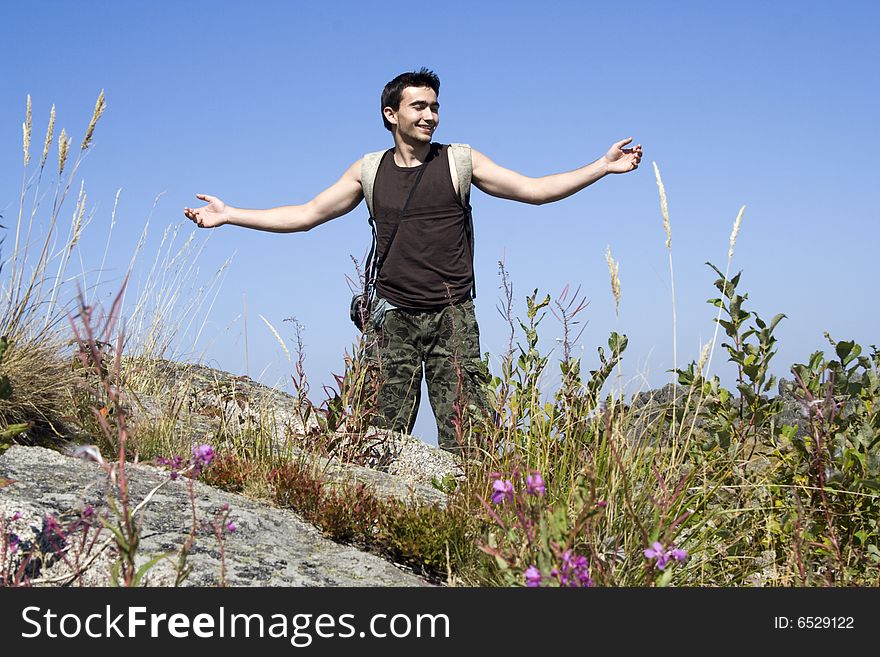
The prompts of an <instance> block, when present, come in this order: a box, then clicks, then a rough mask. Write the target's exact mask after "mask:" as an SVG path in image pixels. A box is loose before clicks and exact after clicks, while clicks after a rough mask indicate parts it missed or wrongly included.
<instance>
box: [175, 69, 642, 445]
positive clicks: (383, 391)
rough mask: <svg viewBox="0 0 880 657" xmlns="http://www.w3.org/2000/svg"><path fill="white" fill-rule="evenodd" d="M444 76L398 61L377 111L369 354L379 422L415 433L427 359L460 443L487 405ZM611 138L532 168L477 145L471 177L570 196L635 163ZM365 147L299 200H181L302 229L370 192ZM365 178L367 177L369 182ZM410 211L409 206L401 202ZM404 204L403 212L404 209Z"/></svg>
mask: <svg viewBox="0 0 880 657" xmlns="http://www.w3.org/2000/svg"><path fill="white" fill-rule="evenodd" d="M439 91H440V81H439V79H438V78H437V76H436V75H435V74H434V73H433V72H432V71H429V70H428V69H424V68H423V69H421V70H419V71H417V72H411V73H403V74H401V75H399V76H397V77H396V78H394V79H393V80H392V81H391V82H389V83H388V84H387V85H385V89H384V90H383V92H382V103H381V111H382V120H383V122H384V124H385V127H386V128H387V129H388V130H389V131H390V132H391V134H392V136H393V138H394V148H392V149H390V150H388V151H387V152H386V153H385V154H384V155H383V156H382V158H381V161H380V164H379V167H378V170H377V171H376V175H375V181H374V186H373V188H372V189H373V191H372V194H373V196H372V199H373V216H374V219H375V223H376V231H377V248H376V258H377V265H378V272H377V275H376V281H375V290H376V297H377V298H376V300H375V302H374V305H373V308H376V307H377V304H382V305H380V306H379V309H380V312H378V313H374V319H375V321H371V322H368V324H371V325H370V326H368V328H367V330H368V331H375V332H376V333H375V335H376V340H375V347H374V349H373V352H372V356H373V358H372V360H373V363H374V367H375V370H374V371H376V372H377V373H378V375H379V381H380V388H379V393H378V400H377V424H379V425H380V426H385V427H387V428H390V429H394V430H396V431H404V432H407V433H410V432H411V431H412V427H413V425H414V424H415V418H416V412H417V410H418V406H419V394H420V391H421V381H422V368H423V367H424V374H425V378H426V380H427V384H428V396H429V399H430V401H431V406H432V408H433V409H434V415H435V416H436V419H437V429H438V444H439V445H440V447H442V448H444V449H446V450H449V451H457V450H458V449H459V448H460V447H462V445H461V444H460V441H462V438H463V437H464V438H465V439H466V437H467V436H469V431H468V426H469V424H467V422H469V421H470V419H472V418H473V412H474V411H485V412H488V409H489V407H488V403H487V400H486V397H485V393H484V392H483V384H484V383H485V382H486V380H487V376H488V373H487V372H486V371H485V368H484V367H483V364H482V361H481V359H480V345H479V331H478V327H477V322H476V317H475V315H474V306H473V301H472V292H473V290H474V273H473V254H472V252H471V249H472V244H471V237H472V236H471V235H470V234H469V233H470V225H469V224H470V221H469V216H468V213H469V210H470V208H469V206H466V205H465V203H464V202H462V200H461V198H460V194H459V191H460V190H459V176H458V173H459V172H458V171H457V167H456V164H455V158H454V157H453V156H452V154H451V153H450V150H449V147H448V146H445V145H441V144H436V143H433V142H432V140H431V138H432V136H433V135H434V132H435V131H436V130H437V127H438V125H439V123H440V117H439V110H440V104H439V103H438V102H437V96H438V93H439ZM631 141H632V139H631V138H630V139H624V140H622V141H619V142H617V143H616V144H614V145H613V146H612V147H611V148H610V149H609V151H608V152H607V153H606V154H605V155H604V156H602V157H600V158H599V159H598V160H596V161H595V162H593V163H592V164H588V165H586V166H584V167H581V168H580V169H577V170H574V171H569V172H567V173H559V174H555V175H549V176H544V177H541V178H530V177H527V176H523V175H521V174H519V173H516V172H515V171H511V170H509V169H505V168H504V167H501V166H499V165H497V164H495V163H494V162H493V161H492V160H490V159H489V158H488V157H486V156H485V155H483V154H482V153H480V152H479V151H477V150H476V149H470V155H471V165H472V182H473V184H474V185H476V186H477V187H478V188H479V189H481V190H482V191H483V192H485V193H487V194H490V195H492V196H497V197H500V198H506V199H511V200H514V201H521V202H523V203H532V204H534V205H540V204H542V203H550V202H553V201H558V200H560V199H563V198H566V197H567V196H571V195H572V194H574V193H575V192H578V191H580V190H581V189H583V188H584V187H587V186H588V185H590V184H592V183H594V182H596V181H597V180H599V179H600V178H602V177H604V176H605V175H607V174H609V173H626V172H629V171H633V170H634V169H636V168H638V165H639V162H640V161H641V157H642V149H641V146H640V145H637V146H636V147H635V148H624V146H626V145H627V144H629V143H630V142H631ZM362 164H363V159H361V160H358V161H357V162H355V163H354V164H352V165H351V166H350V167H349V168H348V170H347V171H346V172H345V173H344V174H343V175H342V177H341V178H340V179H339V180H338V181H337V182H336V183H335V184H334V185H332V186H331V187H329V188H328V189H326V190H324V191H323V192H321V193H320V194H318V195H317V196H316V197H315V198H313V199H312V200H311V201H309V202H308V203H306V204H304V205H288V206H283V207H277V208H272V209H268V210H246V209H241V208H234V207H231V206H228V205H226V204H224V203H223V202H222V201H221V200H220V199H218V198H216V197H214V196H208V195H206V194H197V195H196V197H197V198H199V199H201V200H203V201H206V202H207V205H205V206H203V207H201V208H198V209H192V208H185V209H184V214H185V215H186V216H187V217H188V218H190V219H191V220H193V221H194V222H196V223H197V224H198V225H199V226H201V227H203V228H213V227H216V226H222V225H224V224H231V225H235V226H243V227H246V228H255V229H258V230H266V231H272V232H278V233H287V232H299V231H307V230H310V229H311V228H314V227H315V226H318V225H320V224H322V223H324V222H326V221H330V220H331V219H335V218H337V217H340V216H342V215H344V214H346V213H348V212H351V211H352V210H353V209H354V208H355V207H357V205H358V204H359V203H360V202H361V200H362V199H363V198H364V189H365V187H364V181H362ZM367 184H369V183H367ZM403 210H405V212H403V213H402V211H403ZM401 213H402V214H401Z"/></svg>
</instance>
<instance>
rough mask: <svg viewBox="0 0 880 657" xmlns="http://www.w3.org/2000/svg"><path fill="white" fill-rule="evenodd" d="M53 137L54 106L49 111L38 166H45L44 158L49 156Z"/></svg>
mask: <svg viewBox="0 0 880 657" xmlns="http://www.w3.org/2000/svg"><path fill="white" fill-rule="evenodd" d="M54 137H55V106H54V105H52V110H51V111H50V112H49V127H48V128H46V141H45V142H44V143H43V157H42V158H40V168H41V169H42V168H43V167H44V166H46V160H47V159H48V157H49V146H51V145H52V139H53V138H54Z"/></svg>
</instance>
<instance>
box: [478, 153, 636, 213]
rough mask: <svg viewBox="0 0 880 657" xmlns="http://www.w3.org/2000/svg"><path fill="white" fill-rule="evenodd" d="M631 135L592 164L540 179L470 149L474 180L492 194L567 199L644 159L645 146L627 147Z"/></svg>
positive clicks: (517, 198)
mask: <svg viewBox="0 0 880 657" xmlns="http://www.w3.org/2000/svg"><path fill="white" fill-rule="evenodd" d="M630 142H632V138H628V139H624V140H622V141H619V142H617V143H616V144H614V145H613V146H612V147H611V148H610V149H608V152H607V153H605V155H603V156H602V157H600V158H599V159H598V160H596V161H595V162H593V163H592V164H588V165H586V166H584V167H581V168H580V169H575V170H574V171H568V172H567V173H557V174H553V175H551V176H543V177H541V178H530V177H528V176H524V175H522V174H521V173H517V172H516V171H511V170H510V169H505V168H504V167H502V166H499V165H497V164H495V163H494V162H493V161H492V160H490V159H489V158H488V157H486V156H485V155H483V154H482V153H480V152H479V151H477V150H473V149H472V150H471V154H472V158H473V181H474V184H475V185H476V186H477V187H479V188H480V189H481V190H483V191H484V192H486V193H487V194H490V195H492V196H497V197H499V198H507V199H511V200H513V201H522V202H523V203H532V204H534V205H541V204H542V203H552V202H553V201H558V200H560V199H564V198H566V197H567V196H571V195H572V194H574V193H576V192H579V191H580V190H582V189H583V188H584V187H586V186H587V185H591V184H593V183H594V182H596V181H597V180H599V179H600V178H602V177H604V176H605V175H606V174H609V173H627V172H629V171H633V170H634V169H637V168H638V166H639V162H641V159H642V146H641V144H639V145H637V146H636V147H635V148H624V146H626V145H627V144H629V143H630Z"/></svg>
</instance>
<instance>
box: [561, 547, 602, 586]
mask: <svg viewBox="0 0 880 657" xmlns="http://www.w3.org/2000/svg"><path fill="white" fill-rule="evenodd" d="M551 575H553V576H554V577H556V578H557V579H558V580H559V585H560V586H578V587H580V586H593V580H592V578H591V577H590V566H589V562H588V561H587V558H586V557H585V556H583V555H572V552H571V550H566V551H565V552H563V553H562V564H561V568H559V569H556V568H554V569H553V571H552V572H551Z"/></svg>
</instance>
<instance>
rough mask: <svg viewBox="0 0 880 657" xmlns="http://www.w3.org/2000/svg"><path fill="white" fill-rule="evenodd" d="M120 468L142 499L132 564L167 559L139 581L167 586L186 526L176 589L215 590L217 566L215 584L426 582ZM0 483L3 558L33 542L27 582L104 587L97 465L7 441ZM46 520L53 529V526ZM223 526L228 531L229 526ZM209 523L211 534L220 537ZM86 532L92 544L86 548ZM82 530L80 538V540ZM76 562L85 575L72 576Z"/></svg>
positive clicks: (273, 520)
mask: <svg viewBox="0 0 880 657" xmlns="http://www.w3.org/2000/svg"><path fill="white" fill-rule="evenodd" d="M125 472H126V475H127V482H128V495H129V503H130V505H131V507H132V508H134V507H135V506H136V505H138V504H140V503H142V502H144V501H145V500H146V502H145V503H144V504H143V506H142V507H141V508H140V509H139V510H138V512H137V514H136V519H137V524H138V526H139V528H140V543H139V546H138V549H137V564H138V565H139V566H140V565H143V564H145V563H147V562H148V561H149V560H150V559H152V558H153V557H156V556H158V555H162V554H168V555H169V556H168V558H165V559H160V560H159V561H158V563H157V564H156V565H155V566H153V567H152V568H151V569H149V570H148V572H147V575H146V577H145V580H144V584H149V585H153V586H170V585H173V584H174V582H175V577H176V574H177V570H176V565H177V563H178V562H177V555H176V554H175V553H176V552H177V551H178V550H179V549H180V547H181V545H183V544H184V543H185V542H186V541H187V539H188V537H189V536H190V533H191V530H192V528H193V526H194V525H195V541H194V543H193V545H192V550H191V552H190V554H189V556H188V558H187V560H186V565H188V566H191V567H192V572H191V573H190V574H189V576H188V577H187V578H186V580H185V581H184V585H188V586H216V585H218V584H220V583H221V569H224V568H225V577H224V580H225V584H227V585H229V586H422V585H426V582H425V581H423V580H422V579H420V578H419V577H417V576H416V575H414V574H411V573H408V572H405V571H403V570H401V569H400V568H397V567H395V565H393V564H391V563H390V562H388V561H386V560H384V559H382V558H380V557H378V556H375V555H373V554H368V553H365V552H361V551H359V550H357V549H356V548H354V547H350V546H344V545H339V544H337V543H334V542H332V541H330V540H328V539H326V538H324V537H323V536H322V535H321V533H320V532H319V531H318V530H317V529H315V528H314V527H312V526H311V525H309V524H307V523H305V522H303V521H302V520H301V519H300V518H298V517H297V515H296V514H295V513H293V512H291V511H289V510H285V509H278V508H273V507H270V506H267V505H266V504H265V503H262V502H255V501H252V500H249V499H247V498H245V497H243V496H240V495H233V494H230V493H225V492H223V491H220V490H217V489H214V488H211V487H210V486H206V485H204V484H202V483H200V482H198V481H191V480H189V479H186V478H184V477H181V478H178V479H177V480H171V479H170V478H169V474H168V471H166V470H162V469H159V468H156V467H152V466H147V465H132V464H129V465H127V466H126V469H125ZM190 485H191V486H192V494H193V499H194V500H195V508H196V512H195V515H196V521H195V523H194V522H193V519H192V517H193V514H192V507H191V501H190V489H189V486H190ZM0 486H3V487H2V488H0V518H2V519H4V520H5V524H6V527H5V532H4V533H5V534H6V537H7V538H6V541H7V549H6V557H7V560H10V559H11V561H12V563H14V562H15V559H16V555H18V557H20V556H21V555H22V554H24V553H26V552H28V551H29V550H31V551H33V550H34V549H35V548H36V549H37V552H38V553H40V555H41V556H40V557H39V558H35V559H33V560H32V562H31V564H30V566H29V570H28V576H29V578H30V579H32V580H33V582H34V583H35V584H41V583H43V584H50V585H61V584H66V583H69V582H73V583H74V584H79V585H86V586H102V585H107V584H108V583H109V577H110V572H111V567H112V564H113V562H114V561H115V560H116V555H117V550H116V546H115V543H114V542H113V541H112V539H111V533H110V531H109V530H108V529H103V530H101V531H100V532H98V527H100V524H99V523H98V522H97V521H96V517H98V516H104V517H106V518H108V519H109V520H110V521H111V523H115V522H117V521H118V519H119V518H118V516H117V515H116V514H114V512H113V511H112V509H110V508H109V507H108V504H107V500H108V499H117V500H118V499H119V498H118V496H119V491H118V487H117V486H115V485H114V484H112V483H111V480H110V479H109V478H108V475H107V474H106V473H105V471H104V470H103V469H102V468H101V467H100V466H99V465H98V464H96V463H93V462H91V461H85V460H83V459H79V458H73V457H70V456H64V455H62V454H59V453H58V452H55V451H52V450H48V449H44V448H40V447H21V446H13V447H11V448H10V449H8V450H7V451H6V452H5V453H3V454H2V456H0ZM224 505H228V509H229V515H228V518H226V519H225V520H224V521H223V522H222V523H217V522H215V523H214V525H215V526H216V527H215V526H212V523H211V521H212V520H216V519H217V518H219V517H221V516H222V510H223V509H224ZM92 509H93V511H92ZM218 514H219V515H218ZM12 518H15V519H14V520H12ZM47 518H49V519H50V520H49V521H48V522H47ZM55 522H57V523H58V525H59V526H60V527H61V529H54V524H53V523H55ZM88 522H91V524H92V525H93V529H92V530H90V531H86V530H87V525H86V524H84V523H88ZM229 522H231V523H233V529H234V531H229V530H230V527H228V523H229ZM71 523H74V524H78V527H77V528H76V529H74V531H72V532H70V534H69V536H68V537H67V538H61V536H62V533H63V534H67V531H68V529H69V528H70V526H71ZM215 528H216V529H219V530H220V536H221V539H218V537H217V536H216V534H215ZM13 534H14V535H15V536H16V537H17V540H18V541H20V542H19V543H18V545H17V546H16V549H15V550H14V552H13V550H12V549H10V547H9V537H10V536H12V535H13ZM96 535H97V537H98V538H97V541H96V542H95V543H94V544H93V545H92V547H91V548H90V549H89V548H88V545H89V544H90V543H91V542H92V537H94V536H96ZM83 536H86V540H85V542H81V539H82V537H83ZM108 539H110V540H109V542H108ZM221 540H222V543H221ZM84 565H87V567H86V568H85V573H84V574H83V575H82V577H81V578H78V579H77V578H75V577H74V576H75V575H76V574H77V573H76V571H77V570H78V569H79V568H80V567H81V566H84ZM7 568H8V566H7Z"/></svg>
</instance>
